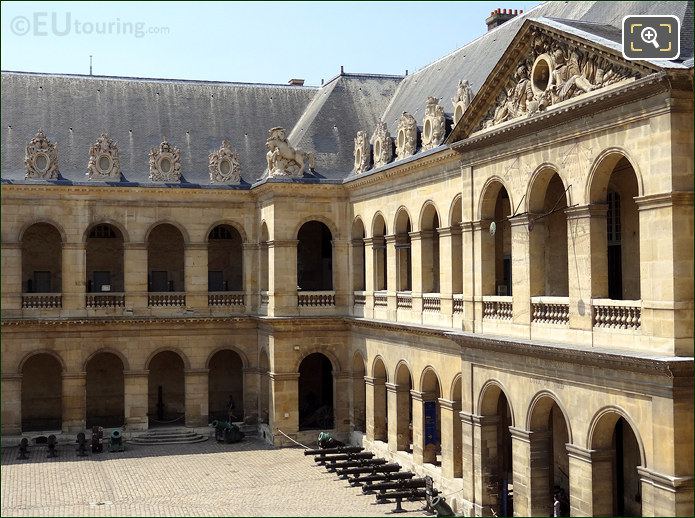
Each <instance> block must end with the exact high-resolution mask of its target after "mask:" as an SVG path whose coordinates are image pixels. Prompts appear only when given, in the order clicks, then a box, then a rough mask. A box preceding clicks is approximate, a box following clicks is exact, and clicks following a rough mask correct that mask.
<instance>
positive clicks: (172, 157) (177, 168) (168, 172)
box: [150, 139, 181, 182]
mask: <svg viewBox="0 0 695 518" xmlns="http://www.w3.org/2000/svg"><path fill="white" fill-rule="evenodd" d="M150 180H152V181H153V182H179V181H181V151H179V148H177V147H174V146H172V145H171V144H169V142H167V140H166V139H164V142H162V143H161V144H160V145H159V147H154V148H152V150H151V151H150Z"/></svg>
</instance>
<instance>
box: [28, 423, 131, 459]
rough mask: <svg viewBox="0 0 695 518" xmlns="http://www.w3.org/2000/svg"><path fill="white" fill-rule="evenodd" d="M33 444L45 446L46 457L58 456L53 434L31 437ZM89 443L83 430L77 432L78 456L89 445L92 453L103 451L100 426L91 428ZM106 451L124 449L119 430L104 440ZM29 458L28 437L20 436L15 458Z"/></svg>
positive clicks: (82, 455) (84, 453)
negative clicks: (17, 452)
mask: <svg viewBox="0 0 695 518" xmlns="http://www.w3.org/2000/svg"><path fill="white" fill-rule="evenodd" d="M33 441H34V445H35V446H36V447H38V448H40V447H41V446H44V445H45V447H46V450H45V451H46V457H47V458H49V459H50V458H53V457H57V456H58V439H57V438H56V436H55V435H53V434H51V435H49V436H48V437H46V436H45V435H40V436H38V437H35V438H34V439H33ZM90 443H91V445H88V441H87V436H86V434H85V433H84V432H80V433H78V434H77V439H76V440H75V444H76V448H75V450H76V451H77V456H78V457H86V456H87V455H88V454H87V450H88V449H89V448H90V447H91V450H92V453H102V452H103V451H104V429H103V428H102V427H101V426H95V427H93V428H92V437H91V440H90ZM106 443H107V448H108V451H109V452H111V453H115V452H121V451H125V445H124V441H123V434H122V433H121V431H120V430H113V431H112V432H111V434H110V435H109V437H108V440H107V441H106ZM27 459H29V439H27V438H26V437H22V440H21V441H20V442H19V455H18V456H17V460H27Z"/></svg>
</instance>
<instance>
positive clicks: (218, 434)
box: [212, 421, 244, 444]
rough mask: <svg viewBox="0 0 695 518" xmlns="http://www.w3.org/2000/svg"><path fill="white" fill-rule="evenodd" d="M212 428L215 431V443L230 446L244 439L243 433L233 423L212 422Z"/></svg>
mask: <svg viewBox="0 0 695 518" xmlns="http://www.w3.org/2000/svg"><path fill="white" fill-rule="evenodd" d="M212 426H213V428H214V429H215V440H216V441H217V442H225V443H227V444H232V443H235V442H240V441H241V440H242V439H243V438H244V432H242V431H241V429H240V428H239V427H238V426H237V425H235V424H234V423H230V422H228V421H213V422H212Z"/></svg>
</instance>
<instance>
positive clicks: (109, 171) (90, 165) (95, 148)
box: [87, 133, 121, 180]
mask: <svg viewBox="0 0 695 518" xmlns="http://www.w3.org/2000/svg"><path fill="white" fill-rule="evenodd" d="M87 176H88V177H89V179H90V180H92V179H99V178H113V179H116V180H120V179H121V162H120V160H119V158H118V145H117V144H116V143H115V142H114V141H113V140H112V139H111V138H110V137H109V136H108V135H107V134H106V133H102V134H101V135H100V136H99V138H98V139H97V140H96V142H94V144H92V147H90V148H89V161H88V162H87Z"/></svg>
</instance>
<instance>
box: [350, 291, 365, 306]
mask: <svg viewBox="0 0 695 518" xmlns="http://www.w3.org/2000/svg"><path fill="white" fill-rule="evenodd" d="M353 295H354V298H355V306H364V305H365V304H366V303H367V295H366V293H365V292H364V291H356V292H354V293H353Z"/></svg>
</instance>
